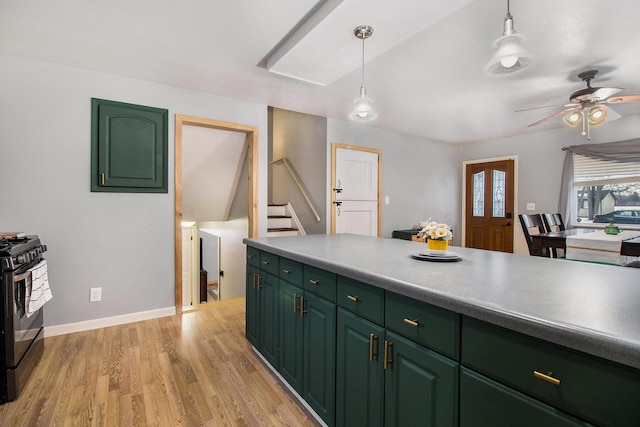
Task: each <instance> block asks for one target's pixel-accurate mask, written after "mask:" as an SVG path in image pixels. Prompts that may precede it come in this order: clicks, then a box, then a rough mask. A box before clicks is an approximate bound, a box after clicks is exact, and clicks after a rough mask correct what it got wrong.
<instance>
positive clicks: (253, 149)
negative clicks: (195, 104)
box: [174, 114, 258, 314]
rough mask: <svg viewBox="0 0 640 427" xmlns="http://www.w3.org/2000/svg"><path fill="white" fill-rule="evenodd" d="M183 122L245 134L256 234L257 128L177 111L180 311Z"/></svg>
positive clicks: (178, 296) (178, 295) (178, 284)
mask: <svg viewBox="0 0 640 427" xmlns="http://www.w3.org/2000/svg"><path fill="white" fill-rule="evenodd" d="M185 125H189V126H199V127H206V128H210V129H219V130H226V131H232V132H242V133H244V134H245V140H244V141H243V142H246V143H247V161H248V163H249V180H248V181H249V192H248V193H249V212H248V215H249V226H248V236H249V237H251V238H252V237H257V236H258V128H257V127H255V126H249V125H243V124H238V123H232V122H224V121H220V120H214V119H206V118H203V117H195V116H186V115H182V114H176V121H175V165H174V172H175V173H174V192H175V212H174V238H175V242H174V245H175V278H174V280H175V301H176V313H177V314H182V225H181V223H182V127H183V126H185Z"/></svg>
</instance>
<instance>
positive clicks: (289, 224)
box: [267, 203, 307, 237]
mask: <svg viewBox="0 0 640 427" xmlns="http://www.w3.org/2000/svg"><path fill="white" fill-rule="evenodd" d="M304 234H307V233H306V232H305V231H304V228H303V227H302V224H300V221H299V220H298V217H297V215H296V214H295V212H294V211H293V207H292V206H291V203H287V204H286V205H269V206H268V207H267V236H269V237H271V236H298V235H304Z"/></svg>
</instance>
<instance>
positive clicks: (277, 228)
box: [267, 227, 298, 231]
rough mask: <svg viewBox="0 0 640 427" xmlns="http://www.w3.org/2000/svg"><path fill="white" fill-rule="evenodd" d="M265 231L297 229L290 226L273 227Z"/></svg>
mask: <svg viewBox="0 0 640 427" xmlns="http://www.w3.org/2000/svg"><path fill="white" fill-rule="evenodd" d="M267 231H298V229H297V228H292V227H274V228H268V229H267Z"/></svg>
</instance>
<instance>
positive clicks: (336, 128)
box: [327, 119, 461, 245]
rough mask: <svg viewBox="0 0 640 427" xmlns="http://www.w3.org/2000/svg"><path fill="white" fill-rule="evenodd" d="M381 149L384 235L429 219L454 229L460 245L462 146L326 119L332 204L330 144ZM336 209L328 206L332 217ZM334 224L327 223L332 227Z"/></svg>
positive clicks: (455, 241)
mask: <svg viewBox="0 0 640 427" xmlns="http://www.w3.org/2000/svg"><path fill="white" fill-rule="evenodd" d="M332 142H338V143H342V144H351V145H359V146H365V147H371V148H377V149H379V150H381V151H382V197H383V203H384V197H385V196H388V197H389V202H390V203H389V204H388V205H385V204H383V205H382V236H384V237H391V233H392V231H393V230H406V229H408V228H411V227H412V226H413V225H417V224H418V223H419V222H420V221H424V220H426V219H428V218H429V217H431V218H433V219H434V220H436V221H439V222H446V223H447V224H449V226H451V227H452V228H453V231H454V240H453V243H454V244H455V245H459V244H460V233H457V232H456V231H457V230H460V212H461V200H460V192H461V190H460V189H461V173H460V171H461V161H460V147H459V146H457V145H455V144H448V143H443V142H438V141H430V140H427V139H424V138H420V137H417V136H413V135H408V134H403V133H400V132H395V131H391V130H387V129H380V128H375V127H373V126H367V125H363V124H360V123H354V122H349V121H342V120H335V119H328V120H327V164H328V166H327V169H328V172H327V200H330V197H331V195H330V193H329V191H330V187H331V182H330V181H331V161H330V159H331V143H332ZM330 209H331V206H328V207H327V218H330V217H331V215H330V212H331V211H330ZM329 226H330V224H328V229H329Z"/></svg>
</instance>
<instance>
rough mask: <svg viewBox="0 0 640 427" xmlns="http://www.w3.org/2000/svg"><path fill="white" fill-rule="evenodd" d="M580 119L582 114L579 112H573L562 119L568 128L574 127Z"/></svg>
mask: <svg viewBox="0 0 640 427" xmlns="http://www.w3.org/2000/svg"><path fill="white" fill-rule="evenodd" d="M581 119H582V112H580V111H574V112H573V113H570V114H567V115H566V116H565V117H564V121H565V123H567V124H568V125H569V126H572V127H576V126H577V125H578V123H580V120H581Z"/></svg>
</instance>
